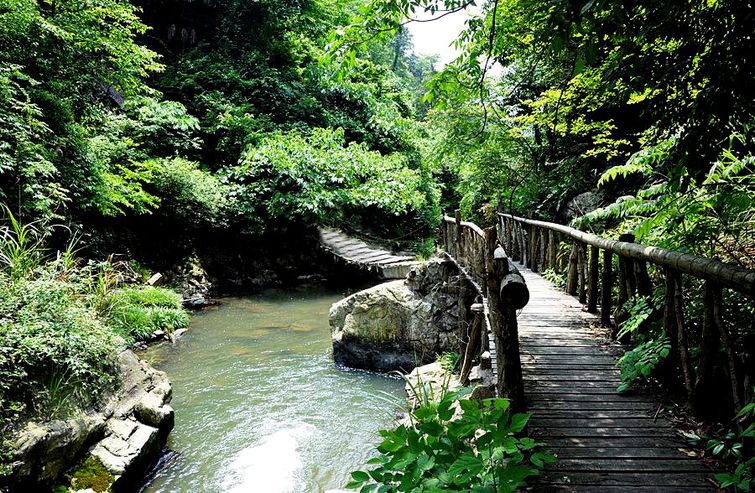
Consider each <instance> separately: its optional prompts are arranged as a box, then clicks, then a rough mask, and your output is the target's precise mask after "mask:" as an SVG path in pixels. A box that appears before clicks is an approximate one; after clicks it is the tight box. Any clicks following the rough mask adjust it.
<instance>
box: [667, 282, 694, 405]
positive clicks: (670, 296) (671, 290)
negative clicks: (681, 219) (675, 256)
mask: <svg viewBox="0 0 755 493" xmlns="http://www.w3.org/2000/svg"><path fill="white" fill-rule="evenodd" d="M665 273H666V296H665V301H664V309H663V328H664V330H665V331H666V335H667V336H668V337H669V339H670V340H671V348H672V351H673V352H674V353H675V355H676V358H675V359H676V360H677V361H678V362H679V366H680V367H681V369H682V377H683V378H684V388H685V390H686V391H687V397H688V398H690V399H691V398H692V393H693V391H694V377H693V370H692V364H691V362H690V359H689V352H688V350H687V333H686V332H685V330H684V311H683V299H682V287H681V276H680V275H679V273H678V272H674V271H673V270H671V269H668V268H667V269H665Z"/></svg>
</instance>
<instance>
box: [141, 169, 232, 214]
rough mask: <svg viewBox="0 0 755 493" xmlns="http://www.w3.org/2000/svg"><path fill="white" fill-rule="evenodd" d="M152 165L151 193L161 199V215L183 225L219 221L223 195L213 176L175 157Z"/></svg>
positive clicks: (223, 191) (221, 188) (218, 183)
mask: <svg viewBox="0 0 755 493" xmlns="http://www.w3.org/2000/svg"><path fill="white" fill-rule="evenodd" d="M154 164H155V165H154V169H155V172H154V177H153V186H154V189H155V190H154V192H153V193H154V195H155V196H157V197H159V199H160V208H159V209H158V210H159V212H160V213H161V214H163V215H166V216H168V217H172V218H174V219H176V220H177V221H179V222H180V223H182V224H185V225H195V224H197V223H199V224H212V223H214V222H216V221H217V220H219V216H220V212H221V210H222V207H223V205H224V204H225V194H226V192H225V190H224V187H223V185H222V184H221V183H220V181H219V180H218V179H217V178H215V176H213V175H211V174H210V173H207V172H205V171H202V170H201V169H199V167H198V166H197V164H196V163H193V162H191V161H187V160H186V159H183V158H178V157H176V158H172V159H161V160H159V161H156V162H155V163H154Z"/></svg>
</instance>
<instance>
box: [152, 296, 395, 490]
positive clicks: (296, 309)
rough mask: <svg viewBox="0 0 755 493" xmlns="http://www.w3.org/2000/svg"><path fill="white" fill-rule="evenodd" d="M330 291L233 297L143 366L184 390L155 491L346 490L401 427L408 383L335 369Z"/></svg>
mask: <svg viewBox="0 0 755 493" xmlns="http://www.w3.org/2000/svg"><path fill="white" fill-rule="evenodd" d="M342 295H343V294H342V292H340V293H339V292H337V291H334V290H332V289H326V288H322V287H309V288H304V289H296V290H286V291H266V292H263V293H261V294H257V295H251V296H243V297H229V298H225V299H222V300H221V301H222V304H221V306H219V307H218V308H216V309H212V310H208V311H206V312H203V313H199V314H198V315H196V316H195V317H194V319H193V321H192V326H191V330H190V331H189V332H188V333H187V334H186V335H185V336H184V337H182V338H181V339H180V340H179V341H178V342H177V343H176V344H175V345H162V346H157V347H154V348H151V349H150V350H148V351H147V352H145V353H144V354H143V355H142V357H144V358H146V359H148V360H150V361H152V362H153V364H154V365H155V366H157V367H158V368H160V369H162V370H164V371H166V372H167V373H168V375H169V376H170V379H171V381H172V382H173V406H174V408H175V409H176V427H175V429H174V430H173V432H172V433H171V436H170V438H169V441H168V447H169V448H170V450H171V451H174V455H173V456H171V457H169V458H167V460H166V461H165V463H164V464H163V465H162V467H160V468H159V469H158V470H157V471H156V472H155V473H154V475H153V476H152V477H151V478H149V484H147V485H146V487H145V489H144V491H147V492H170V493H174V492H205V491H206V492H226V491H239V492H242V491H243V492H260V493H276V492H281V493H282V492H295V493H299V492H302V493H303V492H307V493H309V492H322V491H324V490H326V489H330V488H340V487H342V486H343V485H344V484H345V482H346V481H348V475H349V472H350V471H352V470H353V469H355V468H357V467H360V466H361V465H362V464H363V463H364V462H365V461H366V460H367V459H368V458H369V457H370V455H371V454H372V452H373V450H374V447H375V445H376V444H377V442H378V441H379V437H378V436H377V434H376V431H377V430H378V429H380V428H384V427H387V426H390V425H391V423H392V421H393V417H394V414H395V410H396V408H397V407H398V406H400V405H401V404H402V402H403V383H402V381H401V380H398V379H395V378H388V377H385V376H382V375H376V374H370V373H364V372H355V371H345V370H343V369H339V368H336V367H335V366H334V365H333V360H332V356H331V343H330V329H329V327H328V311H329V308H330V305H331V304H332V303H333V302H335V301H337V300H338V299H340V298H341V297H342Z"/></svg>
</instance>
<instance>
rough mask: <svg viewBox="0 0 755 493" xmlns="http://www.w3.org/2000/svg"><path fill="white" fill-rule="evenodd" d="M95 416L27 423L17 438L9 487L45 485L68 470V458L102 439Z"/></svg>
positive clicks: (101, 427) (101, 422)
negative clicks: (94, 441) (99, 438)
mask: <svg viewBox="0 0 755 493" xmlns="http://www.w3.org/2000/svg"><path fill="white" fill-rule="evenodd" d="M104 428H105V418H104V417H103V416H101V415H99V414H93V415H91V416H84V417H81V418H77V419H70V420H56V421H51V422H49V423H29V424H28V425H27V426H26V427H24V429H23V430H21V432H20V433H19V435H18V438H17V439H16V441H15V443H14V445H13V449H14V463H13V470H12V473H11V477H10V484H11V485H14V484H15V485H17V486H22V485H23V486H26V485H32V484H39V483H41V484H48V483H51V482H52V481H54V480H55V479H56V478H57V477H58V476H59V475H60V474H61V473H62V472H63V471H64V470H65V469H67V468H68V467H69V466H70V461H71V458H72V457H74V456H76V454H78V453H79V451H80V450H82V449H83V448H84V447H85V446H86V445H89V444H91V443H92V441H93V440H96V439H97V437H99V436H102V434H103V430H104Z"/></svg>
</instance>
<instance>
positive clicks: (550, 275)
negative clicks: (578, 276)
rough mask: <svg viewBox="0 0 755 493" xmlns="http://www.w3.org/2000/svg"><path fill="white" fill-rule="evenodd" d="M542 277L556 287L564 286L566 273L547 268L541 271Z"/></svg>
mask: <svg viewBox="0 0 755 493" xmlns="http://www.w3.org/2000/svg"><path fill="white" fill-rule="evenodd" d="M543 277H544V278H546V279H547V280H549V281H550V282H552V283H553V285H555V286H556V287H557V288H561V289H563V288H565V287H566V274H565V273H560V272H556V271H555V270H553V269H548V270H546V271H545V272H543Z"/></svg>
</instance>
